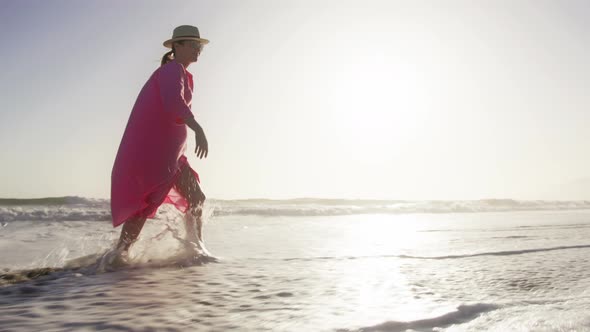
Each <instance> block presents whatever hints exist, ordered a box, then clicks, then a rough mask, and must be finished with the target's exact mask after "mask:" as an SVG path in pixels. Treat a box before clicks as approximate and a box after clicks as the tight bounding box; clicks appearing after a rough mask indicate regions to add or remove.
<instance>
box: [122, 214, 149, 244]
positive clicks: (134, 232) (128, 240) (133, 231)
mask: <svg viewBox="0 0 590 332" xmlns="http://www.w3.org/2000/svg"><path fill="white" fill-rule="evenodd" d="M145 220H146V218H133V219H129V220H127V221H126V222H125V223H124V224H123V229H122V230H121V237H119V243H118V244H117V249H123V251H129V247H131V245H132V244H133V243H134V242H135V241H137V237H138V236H139V233H140V232H141V229H142V228H143V225H144V224H145Z"/></svg>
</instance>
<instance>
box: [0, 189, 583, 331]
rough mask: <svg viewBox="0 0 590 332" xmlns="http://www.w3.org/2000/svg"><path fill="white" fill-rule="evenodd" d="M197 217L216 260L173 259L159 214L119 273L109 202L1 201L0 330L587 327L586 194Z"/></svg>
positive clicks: (242, 209)
mask: <svg viewBox="0 0 590 332" xmlns="http://www.w3.org/2000/svg"><path fill="white" fill-rule="evenodd" d="M205 212H206V213H205V218H206V224H205V229H204V232H205V243H206V246H207V249H208V250H209V251H210V252H211V254H212V255H213V256H215V257H216V258H217V259H218V261H217V262H199V261H194V262H192V263H190V264H189V263H187V262H185V261H179V260H177V259H176V258H177V257H182V255H183V250H184V249H183V248H184V246H183V245H182V240H181V239H182V236H183V227H182V218H181V216H180V214H179V213H178V212H177V211H175V210H174V209H172V208H170V207H168V206H163V207H162V208H161V209H160V210H159V212H158V214H157V218H156V219H154V220H148V222H147V223H146V226H145V229H144V231H143V232H142V235H141V238H140V240H139V242H138V243H136V244H135V245H134V247H133V248H132V250H131V253H130V258H131V264H130V265H129V266H124V267H116V268H115V267H109V266H105V265H104V264H102V263H103V262H104V260H103V259H104V257H105V254H106V253H109V252H110V251H112V247H113V245H114V243H115V242H116V240H117V239H118V236H119V232H120V228H117V229H113V228H112V226H111V224H110V211H109V203H108V201H107V200H101V199H89V198H82V197H59V198H46V199H39V200H31V199H12V200H11V199H2V200H0V253H1V254H0V331H64V330H65V331H95V330H101V331H229V330H235V331H342V332H343V331H590V239H589V238H590V201H517V200H509V199H489V200H475V201H401V200H400V201H386V200H336V199H293V200H260V199H257V200H226V201H223V200H211V201H209V202H207V205H206V208H205ZM80 257H85V258H84V259H83V260H79V259H78V258H80ZM77 259H78V260H77ZM72 262H76V264H77V265H75V264H74V265H73V263H72ZM43 268H47V269H43ZM38 275H39V276H38Z"/></svg>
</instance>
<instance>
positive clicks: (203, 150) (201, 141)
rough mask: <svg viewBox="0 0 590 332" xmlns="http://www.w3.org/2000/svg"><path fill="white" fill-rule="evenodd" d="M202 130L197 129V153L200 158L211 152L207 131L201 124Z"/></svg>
mask: <svg viewBox="0 0 590 332" xmlns="http://www.w3.org/2000/svg"><path fill="white" fill-rule="evenodd" d="M198 129H200V130H196V131H195V142H196V147H195V153H196V154H197V157H199V159H202V158H207V154H208V153H209V143H208V142H207V137H205V132H204V131H203V128H201V127H200V126H199V128H198Z"/></svg>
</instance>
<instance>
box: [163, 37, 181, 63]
mask: <svg viewBox="0 0 590 332" xmlns="http://www.w3.org/2000/svg"><path fill="white" fill-rule="evenodd" d="M176 43H178V44H180V45H183V43H184V40H179V41H175V42H174V43H172V50H171V51H169V52H166V54H164V56H163V57H162V62H161V63H160V67H161V66H163V65H165V64H167V63H168V62H169V61H171V60H172V59H174V57H170V56H171V55H175V53H176V50H175V49H174V44H176Z"/></svg>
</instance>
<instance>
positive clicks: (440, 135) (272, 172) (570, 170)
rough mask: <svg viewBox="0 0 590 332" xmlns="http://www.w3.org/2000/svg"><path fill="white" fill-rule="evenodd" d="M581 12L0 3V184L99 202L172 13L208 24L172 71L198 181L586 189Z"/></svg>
mask: <svg viewBox="0 0 590 332" xmlns="http://www.w3.org/2000/svg"><path fill="white" fill-rule="evenodd" d="M588 17H590V2H588V1H585V0H580V1H573V0H572V1H557V0H555V1H540V0H534V1H515V0H510V1H508V0H506V1H501V0H498V1H483V0H482V1H473V0H465V1H451V0H449V1H438V0H431V1H410V0H408V1H362V2H360V1H340V0H339V1H270V0H267V1H262V0H247V1H246V0H235V1H118V0H103V1H76V0H69V1H63V0H52V1H43V0H38V1H31V0H18V1H17V0H0V40H1V41H2V43H3V45H2V47H1V48H0V64H1V65H2V74H1V75H0V101H1V108H0V153H1V156H2V157H1V159H0V197H42V196H63V195H79V196H87V197H101V198H108V197H109V193H110V173H111V168H112V165H113V161H114V158H115V154H116V152H117V148H118V145H119V142H120V140H121V137H122V135H123V131H124V128H125V125H126V121H127V119H128V117H129V113H130V111H131V108H132V106H133V103H134V102H135V98H136V97H137V94H138V93H139V91H140V89H141V88H142V86H143V84H144V83H145V81H146V80H147V79H148V78H149V76H150V75H151V73H152V72H153V71H154V70H155V69H156V68H157V67H158V66H159V60H160V58H161V56H162V55H163V54H164V53H165V52H166V49H165V48H164V47H163V46H162V42H163V41H164V40H165V39H168V38H169V37H170V36H171V34H172V30H173V28H174V27H176V26H178V25H181V24H191V25H196V26H198V27H199V29H200V30H201V35H202V36H203V37H205V38H208V39H210V40H211V43H210V44H209V45H207V47H206V48H205V50H204V52H203V53H202V55H201V57H200V59H199V62H198V63H196V64H193V65H191V66H190V67H189V71H191V72H192V73H193V74H194V75H195V79H196V81H195V91H196V95H195V99H194V101H193V112H194V113H195V114H196V116H197V120H198V121H199V122H200V123H201V125H202V126H203V128H204V129H205V132H206V134H207V136H208V139H209V144H210V153H209V158H207V159H206V160H198V159H197V158H196V157H194V156H193V154H191V153H190V151H192V150H194V138H193V136H192V135H189V147H188V150H187V154H188V156H189V161H190V162H191V164H192V165H193V167H194V168H195V169H197V170H198V172H199V173H200V174H201V177H202V185H203V189H204V191H205V193H206V194H207V196H208V197H211V198H225V199H230V198H253V197H264V198H292V197H334V198H384V199H480V198H491V197H494V198H516V199H581V198H584V199H590V195H588V193H590V190H584V188H585V186H584V188H582V189H581V190H580V186H583V185H584V184H585V185H588V184H590V181H588V178H589V177H590V154H589V153H588V151H589V147H590V145H589V144H590V130H589V129H588V128H590V93H589V92H588V91H589V90H588V87H589V86H590V61H589V60H588V59H590V33H589V31H590V23H589V22H590V21H589V20H588ZM576 186H577V187H576ZM584 195H585V196H584ZM582 196H584V197H582Z"/></svg>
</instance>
